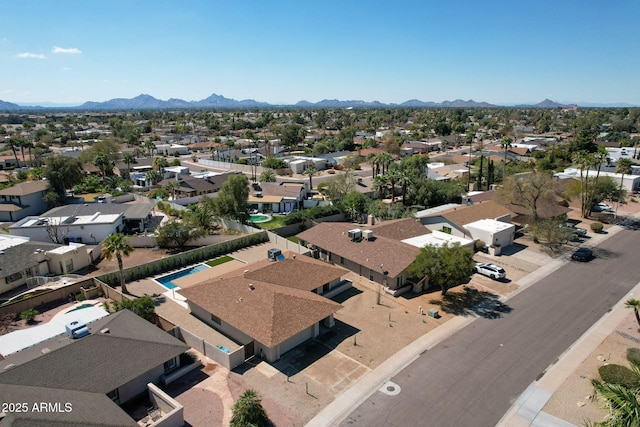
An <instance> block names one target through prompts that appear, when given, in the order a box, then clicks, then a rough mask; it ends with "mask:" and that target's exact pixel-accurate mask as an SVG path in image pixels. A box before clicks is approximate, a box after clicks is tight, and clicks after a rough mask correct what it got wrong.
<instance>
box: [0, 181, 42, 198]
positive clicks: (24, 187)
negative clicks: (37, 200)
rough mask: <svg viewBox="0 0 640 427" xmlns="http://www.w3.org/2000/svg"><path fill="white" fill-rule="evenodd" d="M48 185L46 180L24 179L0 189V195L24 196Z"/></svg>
mask: <svg viewBox="0 0 640 427" xmlns="http://www.w3.org/2000/svg"><path fill="white" fill-rule="evenodd" d="M48 187H49V182H48V181H26V182H21V183H20V184H16V185H14V186H12V187H9V188H5V189H4V190H0V196H25V195H27V194H33V193H37V192H39V191H45V190H46V189H47V188H48Z"/></svg>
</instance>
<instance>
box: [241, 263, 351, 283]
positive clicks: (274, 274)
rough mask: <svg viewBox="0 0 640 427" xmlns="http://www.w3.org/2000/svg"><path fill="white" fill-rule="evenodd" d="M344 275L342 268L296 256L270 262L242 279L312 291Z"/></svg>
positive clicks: (344, 271) (246, 274)
mask: <svg viewBox="0 0 640 427" xmlns="http://www.w3.org/2000/svg"><path fill="white" fill-rule="evenodd" d="M313 261H315V262H313ZM345 273H347V271H346V270H344V269H342V268H339V267H334V266H331V265H329V264H327V263H324V262H322V261H316V260H314V259H313V258H309V257H306V256H298V257H296V259H293V258H285V259H284V260H282V261H278V262H270V263H269V264H268V265H266V266H265V267H263V268H260V269H258V270H255V271H250V272H248V273H245V275H244V277H245V278H247V279H250V280H259V281H261V282H267V283H273V284H277V285H281V286H287V287H289V288H296V289H302V290H304V291H312V290H314V289H316V288H319V287H321V286H322V285H324V284H327V283H329V282H331V281H333V280H336V279H339V278H340V277H341V276H342V275H343V274H345Z"/></svg>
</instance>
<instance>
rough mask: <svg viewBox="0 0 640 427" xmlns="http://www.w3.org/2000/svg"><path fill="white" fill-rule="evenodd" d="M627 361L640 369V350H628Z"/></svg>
mask: <svg viewBox="0 0 640 427" xmlns="http://www.w3.org/2000/svg"><path fill="white" fill-rule="evenodd" d="M627 360H628V361H629V362H631V363H633V364H634V365H636V366H638V367H640V348H628V349H627Z"/></svg>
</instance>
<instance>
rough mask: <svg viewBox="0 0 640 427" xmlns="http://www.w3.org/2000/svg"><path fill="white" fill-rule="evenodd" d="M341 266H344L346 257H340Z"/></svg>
mask: <svg viewBox="0 0 640 427" xmlns="http://www.w3.org/2000/svg"><path fill="white" fill-rule="evenodd" d="M340 264H341V265H344V257H342V256H341V257H340Z"/></svg>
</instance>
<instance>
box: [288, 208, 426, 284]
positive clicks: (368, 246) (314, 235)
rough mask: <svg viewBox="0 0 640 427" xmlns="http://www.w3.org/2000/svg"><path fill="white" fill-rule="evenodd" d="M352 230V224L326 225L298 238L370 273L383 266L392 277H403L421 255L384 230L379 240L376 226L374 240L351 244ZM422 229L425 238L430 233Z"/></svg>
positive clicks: (317, 226) (415, 249) (414, 248)
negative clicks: (367, 269) (404, 272)
mask: <svg viewBox="0 0 640 427" xmlns="http://www.w3.org/2000/svg"><path fill="white" fill-rule="evenodd" d="M409 219H410V218H409ZM410 220H412V219H410ZM412 221H413V220H412ZM352 228H355V226H354V225H353V224H350V223H345V222H323V223H321V224H318V225H316V226H315V227H312V228H310V229H309V230H305V231H303V232H302V233H300V234H298V238H299V239H301V240H303V241H305V242H308V243H311V244H312V245H315V246H317V247H319V248H322V249H324V250H327V251H329V252H331V253H333V254H335V255H337V256H340V257H343V258H345V259H348V260H351V261H353V262H355V263H357V264H359V265H362V266H364V267H367V268H370V269H375V270H378V269H379V268H380V265H381V264H384V267H385V270H387V271H388V274H389V277H397V276H398V275H399V274H400V273H402V272H403V271H404V270H405V269H406V268H407V267H408V266H409V264H411V263H412V262H413V261H414V260H415V259H416V256H417V255H418V253H419V252H420V250H419V249H418V248H416V247H415V246H411V245H408V244H406V243H402V242H400V241H398V240H395V239H392V238H389V237H385V234H386V233H385V231H387V230H384V229H383V231H382V232H381V234H380V235H379V236H378V235H377V234H376V227H375V226H374V227H371V229H372V230H373V235H374V237H375V239H373V240H371V241H360V242H352V241H351V240H350V239H349V237H348V236H347V231H348V230H351V229H352ZM381 228H382V227H381V226H378V229H381ZM423 229H424V232H423V233H422V234H428V233H429V230H426V229H425V227H423ZM411 237H414V236H411Z"/></svg>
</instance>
